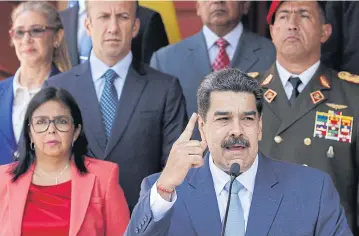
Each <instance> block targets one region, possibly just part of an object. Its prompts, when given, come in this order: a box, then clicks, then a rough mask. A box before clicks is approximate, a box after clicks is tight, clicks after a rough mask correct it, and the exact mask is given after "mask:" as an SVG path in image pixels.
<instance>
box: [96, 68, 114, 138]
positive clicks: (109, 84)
mask: <svg viewBox="0 0 359 236" xmlns="http://www.w3.org/2000/svg"><path fill="white" fill-rule="evenodd" d="M102 77H103V78H104V79H105V87H104V89H103V92H102V95H101V99H100V107H101V111H102V116H103V121H104V125H105V132H106V136H107V138H108V137H110V134H111V129H112V124H113V120H114V119H115V115H116V107H117V103H118V96H117V91H116V87H115V85H114V84H113V82H114V80H115V79H116V78H117V77H118V75H117V74H116V72H115V71H114V70H112V69H109V70H107V71H106V73H105V74H104V75H103V76H102Z"/></svg>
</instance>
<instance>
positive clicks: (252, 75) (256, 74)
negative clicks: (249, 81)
mask: <svg viewBox="0 0 359 236" xmlns="http://www.w3.org/2000/svg"><path fill="white" fill-rule="evenodd" d="M247 75H248V76H250V77H252V78H253V79H255V78H257V77H258V75H259V72H249V73H247Z"/></svg>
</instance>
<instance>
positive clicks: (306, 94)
mask: <svg viewBox="0 0 359 236" xmlns="http://www.w3.org/2000/svg"><path fill="white" fill-rule="evenodd" d="M324 72H325V67H324V66H323V65H322V64H321V66H320V67H319V68H318V70H317V71H316V72H315V74H314V76H313V77H312V78H311V79H310V81H309V83H308V84H307V86H305V88H304V90H303V91H302V92H301V93H300V94H299V96H298V97H297V99H296V102H295V104H294V106H293V108H292V112H289V113H288V117H287V118H286V119H284V120H283V122H282V123H281V125H280V127H279V129H278V131H277V135H279V134H280V133H282V132H283V131H285V130H286V129H287V128H288V127H290V126H291V125H292V124H293V123H294V122H296V121H297V120H299V119H300V118H301V117H303V116H304V115H305V114H307V113H308V112H309V111H311V110H313V109H314V108H316V107H317V106H318V105H320V104H321V103H323V102H325V101H326V100H327V98H328V93H329V92H328V91H329V90H330V88H327V87H325V86H323V85H322V84H321V82H320V77H321V76H322V75H325V73H324ZM325 77H326V78H327V81H328V82H329V87H330V84H331V81H330V79H329V78H331V77H330V76H328V75H326V76H325ZM316 91H320V92H321V93H322V94H323V95H324V98H323V99H322V100H320V101H319V102H317V103H314V102H313V101H312V98H311V93H313V92H316ZM294 111H295V112H294Z"/></svg>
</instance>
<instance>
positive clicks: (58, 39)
mask: <svg viewBox="0 0 359 236" xmlns="http://www.w3.org/2000/svg"><path fill="white" fill-rule="evenodd" d="M64 34H65V31H64V30H63V29H60V30H59V31H57V33H56V35H55V40H54V48H58V47H59V46H60V44H61V42H62V39H63V38H64Z"/></svg>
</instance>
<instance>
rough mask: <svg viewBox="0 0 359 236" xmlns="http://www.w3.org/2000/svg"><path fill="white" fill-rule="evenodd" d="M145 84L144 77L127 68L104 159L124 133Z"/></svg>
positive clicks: (145, 79) (132, 68)
mask: <svg viewBox="0 0 359 236" xmlns="http://www.w3.org/2000/svg"><path fill="white" fill-rule="evenodd" d="M146 84H147V78H146V76H143V75H142V74H139V73H138V72H137V71H136V70H135V69H134V67H133V65H132V66H131V67H130V68H129V71H128V75H127V78H126V81H125V84H124V87H123V90H122V94H121V97H120V101H119V103H118V105H117V109H116V116H115V122H114V124H113V127H112V133H111V136H110V139H109V140H108V144H107V147H106V152H105V156H106V157H107V156H108V155H109V154H110V152H111V151H112V150H113V148H114V147H115V146H116V144H117V143H118V141H119V140H120V139H121V137H122V135H123V133H124V132H125V129H126V127H127V125H128V123H129V121H130V119H131V117H132V114H133V112H134V110H135V108H136V106H137V103H138V101H139V99H140V97H141V94H142V92H143V90H144V88H145V86H146Z"/></svg>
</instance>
